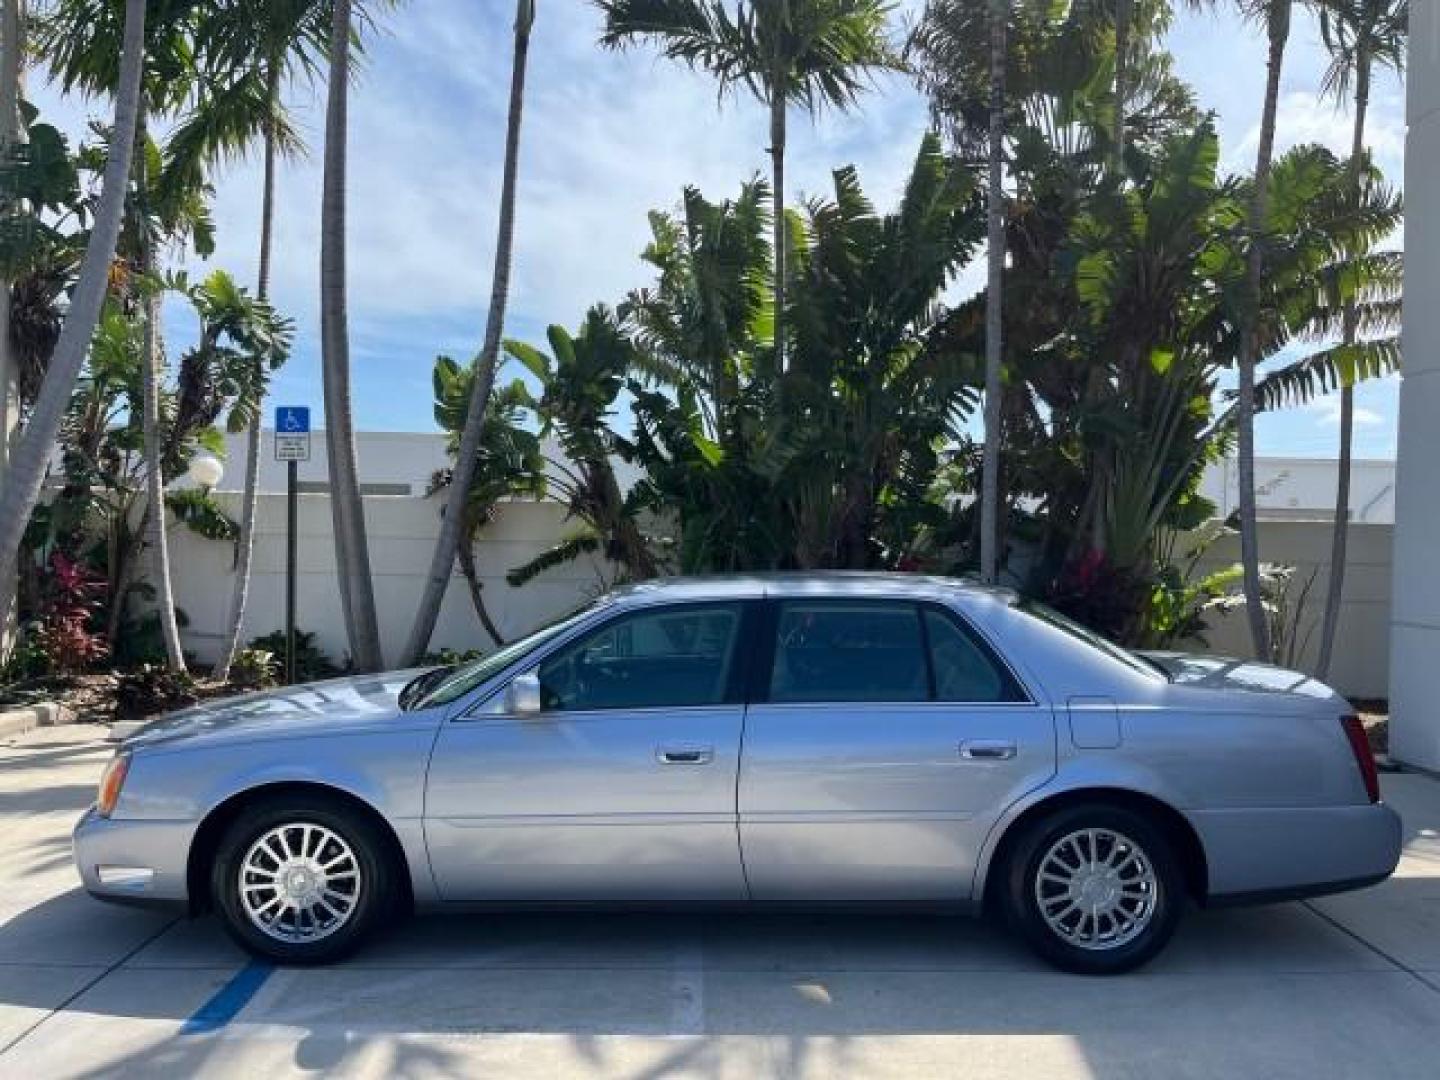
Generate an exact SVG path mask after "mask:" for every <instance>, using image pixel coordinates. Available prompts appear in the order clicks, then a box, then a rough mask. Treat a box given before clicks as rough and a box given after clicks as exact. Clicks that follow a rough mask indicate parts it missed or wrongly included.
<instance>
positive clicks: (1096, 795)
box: [985, 788, 1210, 908]
mask: <svg viewBox="0 0 1440 1080" xmlns="http://www.w3.org/2000/svg"><path fill="white" fill-rule="evenodd" d="M1080 803H1105V804H1107V805H1110V806H1119V807H1122V808H1124V809H1126V810H1130V811H1133V812H1134V813H1137V814H1142V815H1144V816H1145V817H1146V818H1148V819H1150V820H1151V821H1152V822H1154V823H1155V824H1156V825H1157V826H1158V827H1159V828H1160V829H1161V831H1163V832H1164V834H1165V838H1166V839H1167V840H1169V841H1170V843H1171V845H1172V846H1173V847H1174V849H1175V855H1176V858H1178V859H1179V860H1180V869H1181V872H1182V873H1183V874H1184V875H1185V887H1186V890H1187V891H1188V892H1189V893H1190V896H1191V897H1192V898H1193V899H1194V900H1195V901H1196V902H1197V903H1202V904H1203V903H1204V902H1205V897H1206V894H1207V892H1208V890H1209V881H1210V870H1209V866H1208V865H1207V864H1206V861H1205V847H1204V845H1203V844H1201V843H1200V837H1199V835H1197V834H1196V832H1195V829H1194V827H1193V826H1192V825H1191V824H1190V822H1189V821H1187V820H1186V819H1185V815H1184V814H1182V813H1180V811H1178V810H1176V809H1175V808H1174V807H1173V806H1171V805H1169V804H1168V803H1165V802H1162V801H1161V800H1159V799H1157V798H1155V797H1154V796H1151V795H1142V794H1141V793H1140V792H1138V791H1128V790H1126V789H1125V788H1080V789H1078V790H1076V791H1065V792H1061V793H1060V794H1058V795H1053V796H1051V797H1050V798H1048V799H1045V800H1043V801H1042V802H1038V803H1036V804H1035V805H1034V806H1031V807H1028V808H1027V809H1026V810H1025V812H1024V813H1022V814H1021V815H1020V816H1019V817H1018V818H1016V819H1015V820H1014V821H1012V822H1011V823H1010V826H1009V827H1008V828H1007V829H1006V830H1005V833H1004V835H1003V836H1001V837H1000V843H999V844H998V845H997V846H996V848H995V854H994V855H993V856H992V857H991V859H990V870H989V873H988V874H987V876H986V879H985V906H986V907H987V908H993V906H994V903H995V900H996V890H997V889H998V888H1000V883H1001V882H1002V881H1003V879H1004V872H1003V867H1004V866H1005V862H1006V860H1007V859H1009V857H1010V851H1011V849H1012V848H1013V847H1014V846H1015V843H1016V841H1017V840H1018V838H1019V837H1020V836H1021V835H1023V834H1024V831H1025V829H1026V828H1027V827H1029V825H1030V824H1031V823H1032V822H1034V821H1036V820H1038V819H1040V818H1042V817H1046V816H1047V815H1049V814H1053V813H1055V812H1056V811H1057V810H1063V809H1065V808H1066V807H1068V806H1075V805H1077V804H1080Z"/></svg>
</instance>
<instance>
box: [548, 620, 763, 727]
mask: <svg viewBox="0 0 1440 1080" xmlns="http://www.w3.org/2000/svg"><path fill="white" fill-rule="evenodd" d="M739 625H740V605H739V604H713V605H693V606H685V607H676V608H662V609H657V610H653V611H642V612H637V613H635V614H633V615H626V616H622V617H620V618H617V619H615V620H614V621H612V622H609V623H606V624H605V625H604V626H602V627H600V628H599V629H597V630H595V631H594V632H593V633H590V634H587V635H585V636H584V637H582V638H580V639H579V640H578V641H575V642H572V643H571V644H569V645H566V646H565V647H564V648H562V649H559V650H558V651H557V652H555V654H554V655H552V656H550V657H549V658H547V659H546V660H545V662H544V663H542V664H541V665H540V668H539V672H538V674H539V678H540V701H541V705H542V707H543V708H544V709H545V710H546V711H568V712H578V711H585V710H593V709H643V708H657V707H661V706H672V707H683V706H696V705H718V704H720V703H722V702H723V701H725V700H726V691H727V688H728V686H729V684H730V674H731V669H732V665H733V664H734V659H735V652H736V648H735V644H736V638H737V637H738V636H739V635H738V629H739Z"/></svg>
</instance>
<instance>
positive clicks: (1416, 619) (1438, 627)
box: [1390, 0, 1440, 769]
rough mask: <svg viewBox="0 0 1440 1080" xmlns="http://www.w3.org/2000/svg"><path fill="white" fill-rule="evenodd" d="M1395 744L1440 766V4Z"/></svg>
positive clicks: (1433, 54) (1414, 124)
mask: <svg viewBox="0 0 1440 1080" xmlns="http://www.w3.org/2000/svg"><path fill="white" fill-rule="evenodd" d="M1406 117H1407V120H1408V123H1409V127H1410V130H1409V135H1408V137H1407V140H1406V155H1405V199H1406V208H1405V211H1406V212H1405V327H1404V336H1405V380H1404V383H1403V384H1402V386H1401V390H1400V443H1399V446H1400V454H1399V468H1398V472H1397V477H1396V506H1395V521H1396V530H1395V570H1394V586H1393V593H1394V604H1393V608H1392V612H1391V621H1390V653H1391V657H1392V660H1393V663H1392V665H1391V671H1390V702H1391V708H1392V710H1393V720H1392V728H1391V741H1390V746H1391V751H1392V753H1393V754H1394V756H1395V757H1396V758H1398V759H1399V760H1401V761H1403V762H1406V763H1409V764H1412V765H1419V766H1421V767H1423V768H1427V769H1440V709H1437V707H1436V703H1437V702H1440V183H1436V179H1435V178H1436V176H1437V174H1440V5H1437V4H1436V3H1435V2H1434V0H1424V2H1422V3H1418V4H1412V5H1411V6H1410V64H1409V82H1408V106H1407V109H1406Z"/></svg>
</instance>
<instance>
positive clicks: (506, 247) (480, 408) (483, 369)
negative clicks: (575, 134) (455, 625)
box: [404, 0, 535, 665]
mask: <svg viewBox="0 0 1440 1080" xmlns="http://www.w3.org/2000/svg"><path fill="white" fill-rule="evenodd" d="M534 23H535V0H516V6H515V57H514V63H513V65H512V69H511V73H510V115H509V119H508V121H507V124H506V131H505V166H504V179H503V182H502V185H501V189H500V228H499V235H498V236H497V238H496V243H495V272H494V276H493V278H492V281H491V286H490V311H489V313H488V314H487V315H486V317H485V343H484V346H483V347H482V349H481V352H480V364H479V370H478V371H477V372H476V378H475V385H474V387H473V388H472V390H471V394H470V407H469V409H468V410H467V412H466V414H465V427H464V429H463V430H462V431H461V433H460V448H459V450H458V451H457V454H456V458H455V472H454V475H453V477H452V478H451V481H450V489H449V495H448V496H447V498H446V503H445V512H444V515H443V516H442V517H441V519H440V535H439V537H438V538H437V539H436V541H435V553H434V556H433V557H432V558H431V560H430V570H429V572H428V573H427V575H426V578H425V589H424V592H423V593H422V594H421V596H420V606H419V608H418V610H417V611H416V612H415V623H414V625H413V626H412V627H411V629H410V637H409V640H408V641H406V643H405V653H404V663H405V664H407V665H409V664H413V663H415V661H416V660H417V659H418V658H419V657H420V655H421V654H422V653H424V652H425V649H426V647H427V646H428V645H429V644H430V635H431V634H433V633H434V632H435V621H436V619H438V618H439V617H440V604H441V602H442V601H443V600H444V599H445V590H446V588H447V587H448V586H449V584H450V571H451V568H452V567H454V565H455V553H456V551H457V550H458V548H459V546H460V533H461V530H462V527H463V525H464V518H465V503H466V501H467V500H468V499H469V496H470V485H471V483H473V482H474V479H475V460H476V458H477V457H478V456H479V453H480V440H481V438H482V437H483V436H484V433H485V410H486V407H487V406H488V405H489V402H490V391H491V389H492V388H493V387H494V385H495V368H496V366H497V365H498V363H499V360H500V336H501V334H502V333H503V331H504V327H505V305H506V302H507V301H508V299H509V296H510V264H511V261H512V256H513V248H514V237H515V190H516V186H517V176H518V173H519V167H520V122H521V120H522V119H523V117H524V110H525V72H526V65H527V62H528V60H529V56H530V30H531V27H532V26H533V25H534Z"/></svg>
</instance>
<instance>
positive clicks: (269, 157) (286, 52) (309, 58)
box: [171, 0, 328, 681]
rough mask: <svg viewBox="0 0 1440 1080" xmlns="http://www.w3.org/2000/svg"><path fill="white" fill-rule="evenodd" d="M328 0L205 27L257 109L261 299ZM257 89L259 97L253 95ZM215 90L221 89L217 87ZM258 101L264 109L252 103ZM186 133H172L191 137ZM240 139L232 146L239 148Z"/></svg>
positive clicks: (229, 643) (252, 444)
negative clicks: (294, 107) (297, 86)
mask: <svg viewBox="0 0 1440 1080" xmlns="http://www.w3.org/2000/svg"><path fill="white" fill-rule="evenodd" d="M325 7H326V5H325V4H324V3H323V2H321V0H258V2H256V3H254V4H253V5H239V6H238V7H237V9H236V14H238V15H240V16H241V17H240V18H231V19H213V20H211V21H209V22H207V23H206V26H205V28H204V29H205V31H207V32H208V33H209V34H212V35H214V37H213V39H212V40H211V41H209V42H208V43H207V44H209V45H210V47H211V51H213V52H214V54H215V56H214V58H213V60H212V63H213V64H214V65H215V66H216V67H218V68H220V70H221V72H222V74H223V78H224V81H223V83H222V86H221V87H220V93H219V94H218V95H215V96H220V97H229V98H231V99H233V100H234V101H235V102H237V103H238V104H239V105H240V106H241V107H240V108H239V109H237V110H235V111H238V112H239V113H240V114H241V115H242V116H243V117H245V118H246V119H249V118H251V117H254V116H255V115H257V113H258V117H259V120H260V131H259V134H260V136H261V140H262V143H263V147H264V148H263V150H262V160H263V169H264V173H263V176H264V179H263V181H262V183H261V189H260V245H259V246H260V258H259V269H258V271H257V273H256V285H255V292H256V296H257V298H258V299H259V300H260V302H261V303H264V302H266V301H267V300H268V298H269V294H270V259H271V250H270V249H271V243H272V240H273V235H274V225H275V174H276V167H277V164H278V159H279V158H280V157H281V156H288V155H291V154H294V153H298V152H301V151H303V149H304V147H303V146H302V145H301V144H300V142H299V140H298V138H297V137H296V136H295V134H294V132H293V131H292V130H291V129H290V126H289V124H288V123H287V120H286V116H285V109H284V105H283V102H282V100H281V88H282V85H283V84H284V82H286V81H287V80H288V79H289V78H290V77H292V76H294V75H297V74H301V75H305V76H313V75H314V74H315V73H316V71H317V70H318V64H319V59H320V54H321V53H322V52H323V51H324V48H325V44H326V41H327V31H328V19H327V17H326V16H327V14H328V13H327V12H326V10H325ZM257 90H258V94H259V98H258V102H257V101H255V98H254V95H255V94H256V91H257ZM212 94H214V89H212ZM247 104H249V105H251V106H253V105H255V104H258V106H259V108H258V109H255V108H253V107H250V108H245V107H244V106H246V105H247ZM185 134H186V133H185V132H184V131H182V132H178V133H177V135H176V137H174V138H172V140H171V142H172V144H173V143H175V142H182V143H183V142H184V139H185ZM254 134H255V133H254V132H253V131H252V130H250V128H249V125H248V124H245V125H243V126H239V127H237V128H236V129H235V130H234V132H233V133H232V134H231V135H230V136H229V137H228V138H226V139H224V140H221V145H222V147H224V148H226V149H231V148H233V149H235V150H243V149H244V148H245V147H246V146H247V145H248V144H249V143H250V142H251V141H252V139H253V135H254ZM195 137H196V138H197V139H198V140H202V141H207V142H210V143H214V142H215V141H216V140H215V136H214V133H213V132H211V133H208V137H207V133H205V132H203V131H197V132H195ZM232 144H233V147H232ZM261 404H262V403H260V402H257V403H256V408H255V412H254V414H253V418H252V420H251V422H250V425H249V428H248V429H247V432H246V439H245V490H244V494H243V495H242V496H241V511H240V538H239V540H238V541H237V542H236V563H235V587H234V592H233V594H232V596H231V601H230V628H229V631H228V633H227V635H226V641H225V645H224V646H223V647H222V648H221V650H220V656H219V658H218V659H217V660H216V662H215V669H214V673H213V674H214V677H215V678H216V679H218V680H221V681H224V680H226V679H228V678H229V676H230V664H231V663H232V661H233V660H234V658H235V652H236V650H237V649H238V648H239V647H240V636H241V633H242V632H243V628H244V625H245V607H246V603H247V601H248V599H249V594H250V573H251V566H252V563H253V561H254V556H255V518H256V511H257V508H258V504H259V491H260V485H259V474H260V449H261V447H260V442H261V429H262V427H263V424H264V409H263V408H262V407H261Z"/></svg>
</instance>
